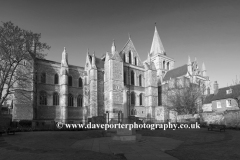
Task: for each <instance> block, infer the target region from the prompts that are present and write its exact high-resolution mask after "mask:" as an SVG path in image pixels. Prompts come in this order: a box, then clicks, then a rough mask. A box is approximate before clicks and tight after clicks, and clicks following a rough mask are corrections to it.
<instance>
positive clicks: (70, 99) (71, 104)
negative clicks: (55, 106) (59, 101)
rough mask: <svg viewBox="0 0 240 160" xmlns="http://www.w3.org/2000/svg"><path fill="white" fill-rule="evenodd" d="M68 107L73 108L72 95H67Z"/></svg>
mask: <svg viewBox="0 0 240 160" xmlns="http://www.w3.org/2000/svg"><path fill="white" fill-rule="evenodd" d="M68 106H70V107H73V95H72V94H69V95H68Z"/></svg>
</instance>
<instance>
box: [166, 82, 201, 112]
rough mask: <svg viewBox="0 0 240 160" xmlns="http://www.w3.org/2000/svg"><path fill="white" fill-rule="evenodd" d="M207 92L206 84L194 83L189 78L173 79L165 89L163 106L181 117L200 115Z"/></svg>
mask: <svg viewBox="0 0 240 160" xmlns="http://www.w3.org/2000/svg"><path fill="white" fill-rule="evenodd" d="M205 90H206V87H205V84H204V82H201V81H199V82H198V83H192V82H190V79H188V78H181V79H173V80H171V81H170V82H169V83H168V84H165V86H164V87H163V93H164V94H163V95H164V101H163V105H164V106H167V107H168V108H169V109H170V110H173V111H176V112H177V113H178V114H179V115H182V114H195V113H198V112H199V111H200V108H201V107H200V106H201V105H202V102H203V98H204V92H205Z"/></svg>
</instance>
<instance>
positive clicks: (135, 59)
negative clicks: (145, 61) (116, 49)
mask: <svg viewBox="0 0 240 160" xmlns="http://www.w3.org/2000/svg"><path fill="white" fill-rule="evenodd" d="M134 62H135V65H136V66H137V57H135V58H134Z"/></svg>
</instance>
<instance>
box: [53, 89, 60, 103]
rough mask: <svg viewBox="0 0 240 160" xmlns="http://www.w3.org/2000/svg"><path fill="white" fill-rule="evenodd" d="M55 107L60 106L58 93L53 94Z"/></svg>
mask: <svg viewBox="0 0 240 160" xmlns="http://www.w3.org/2000/svg"><path fill="white" fill-rule="evenodd" d="M53 105H54V106H58V105H59V95H58V93H56V92H55V93H53Z"/></svg>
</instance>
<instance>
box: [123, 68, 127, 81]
mask: <svg viewBox="0 0 240 160" xmlns="http://www.w3.org/2000/svg"><path fill="white" fill-rule="evenodd" d="M123 80H124V84H127V73H126V72H125V71H124V75H123Z"/></svg>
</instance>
